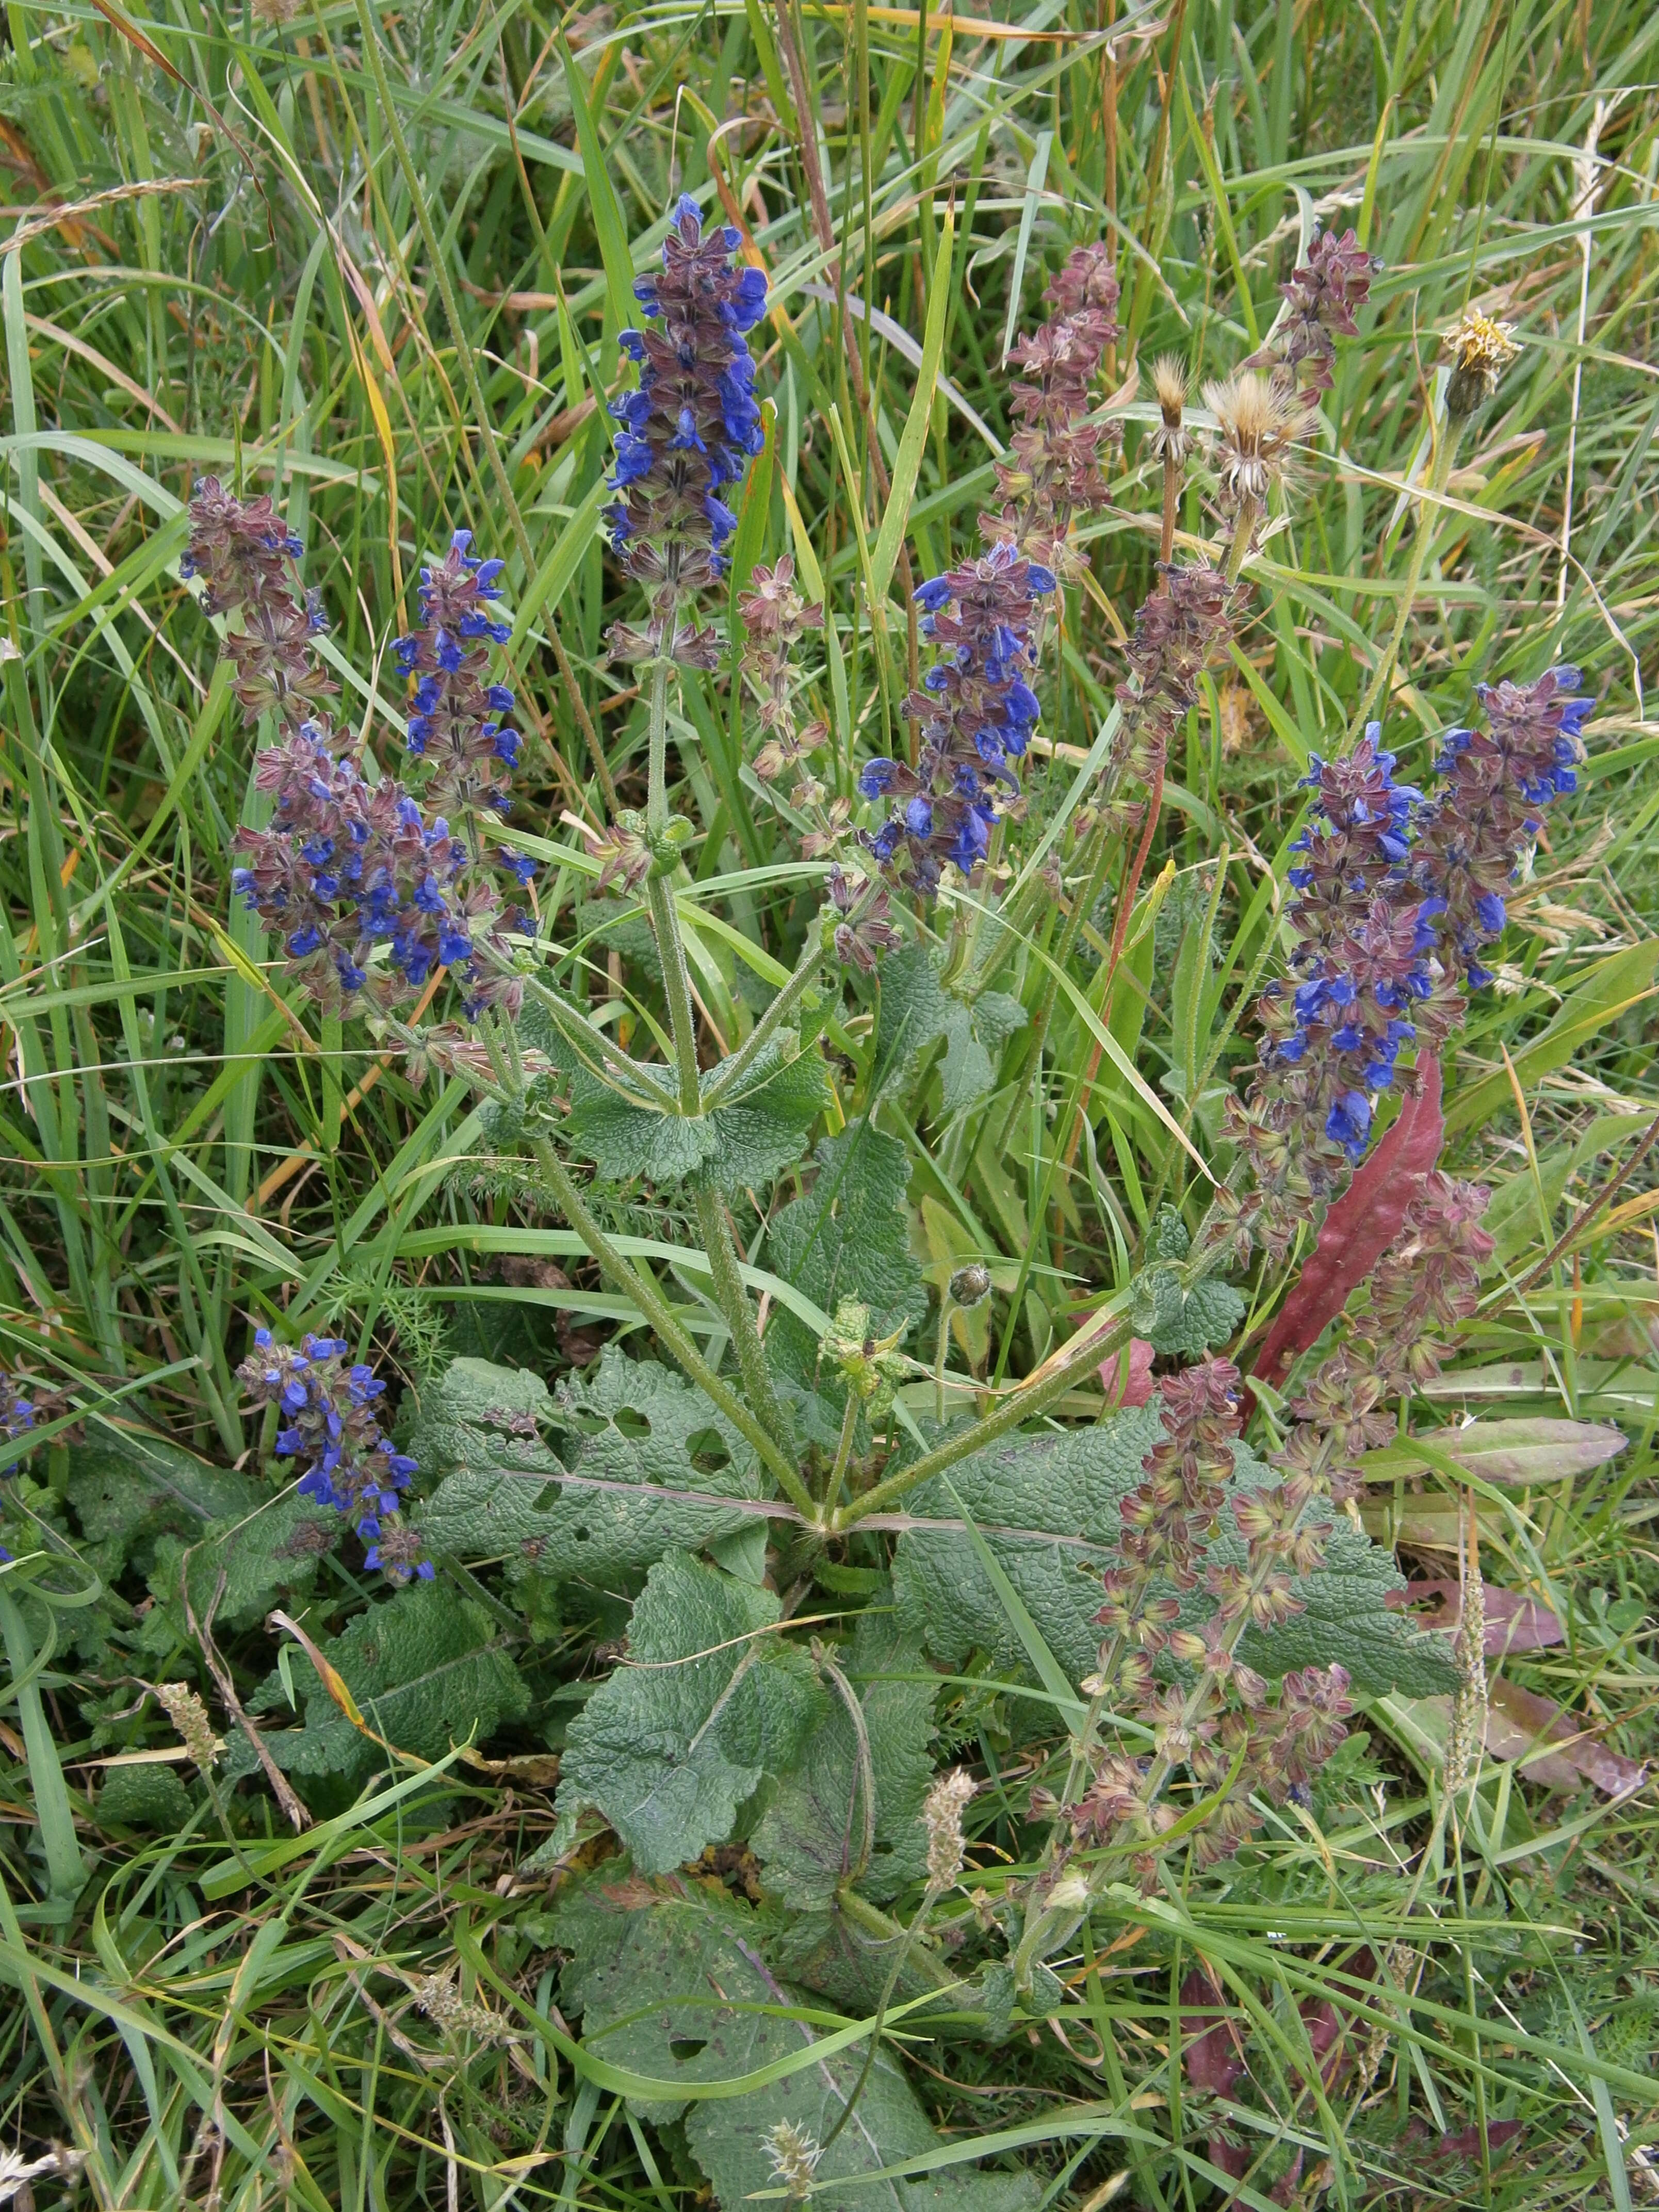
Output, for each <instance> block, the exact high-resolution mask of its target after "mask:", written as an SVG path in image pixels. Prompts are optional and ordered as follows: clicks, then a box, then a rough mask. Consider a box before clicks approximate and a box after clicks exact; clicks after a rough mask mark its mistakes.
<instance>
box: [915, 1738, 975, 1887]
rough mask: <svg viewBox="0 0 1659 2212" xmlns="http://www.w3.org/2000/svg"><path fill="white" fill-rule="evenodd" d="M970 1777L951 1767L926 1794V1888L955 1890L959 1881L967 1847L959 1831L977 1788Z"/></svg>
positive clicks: (961, 1768) (923, 1811) (963, 1770)
mask: <svg viewBox="0 0 1659 2212" xmlns="http://www.w3.org/2000/svg"><path fill="white" fill-rule="evenodd" d="M978 1786H979V1785H978V1784H977V1783H975V1780H974V1778H973V1776H972V1775H971V1774H969V1773H968V1772H967V1771H966V1770H965V1769H964V1768H963V1767H960V1766H953V1767H952V1768H951V1771H950V1772H949V1773H948V1774H941V1775H940V1776H939V1778H938V1779H937V1780H936V1781H935V1782H934V1784H933V1788H932V1789H931V1790H929V1791H928V1792H927V1798H926V1800H925V1801H924V1802H923V1805H922V1808H921V1820H922V1826H924V1827H925V1828H926V1829H927V1886H928V1887H929V1888H930V1889H939V1890H944V1889H954V1888H955V1887H956V1886H957V1882H959V1881H961V1880H962V1869H963V1862H964V1859H965V1858H966V1856H967V1850H968V1845H967V1842H966V1839H965V1838H963V1832H962V1814H963V1807H964V1806H965V1805H966V1804H967V1802H968V1800H969V1798H970V1797H971V1796H973V1794H974V1791H975V1790H976V1789H977V1788H978Z"/></svg>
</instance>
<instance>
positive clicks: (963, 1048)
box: [876, 945, 1026, 1114]
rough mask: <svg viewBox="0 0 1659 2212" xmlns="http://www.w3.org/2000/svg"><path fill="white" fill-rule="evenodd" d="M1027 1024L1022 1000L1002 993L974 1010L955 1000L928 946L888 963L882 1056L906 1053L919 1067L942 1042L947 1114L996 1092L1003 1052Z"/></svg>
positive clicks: (942, 1106)
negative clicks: (991, 1092) (926, 1056)
mask: <svg viewBox="0 0 1659 2212" xmlns="http://www.w3.org/2000/svg"><path fill="white" fill-rule="evenodd" d="M1025 1022H1026V1014H1025V1009H1024V1006H1021V1004H1020V1003H1019V1000H1018V999H1011V998H1009V997H1007V996H1006V994H1004V993H1003V992H1000V991H986V992H983V993H982V994H981V995H980V997H979V998H977V999H976V1000H975V1001H974V1003H973V1005H972V1006H964V1005H963V1002H962V1000H960V999H956V998H952V997H951V994H950V993H949V992H948V991H946V990H945V988H944V987H943V986H942V985H941V983H940V982H939V969H938V967H937V966H936V964H935V963H934V961H933V957H932V955H931V954H930V952H929V951H928V950H927V946H926V945H910V946H909V947H908V948H907V950H906V951H902V952H899V953H895V954H894V955H893V956H892V957H890V959H888V960H887V961H885V962H884V963H883V966H882V971H881V1011H880V1015H879V1018H878V1024H877V1029H876V1044H877V1056H878V1059H879V1060H885V1059H886V1058H887V1056H888V1055H889V1054H893V1053H897V1052H902V1053H903V1054H904V1056H905V1059H906V1061H907V1063H908V1065H909V1066H912V1067H914V1066H915V1064H916V1062H917V1061H918V1060H920V1059H921V1056H922V1055H923V1054H926V1053H927V1052H928V1051H930V1050H931V1048H933V1045H935V1044H936V1043H937V1042H939V1039H940V1038H941V1037H942V1038H943V1039H944V1040H945V1054H944V1059H943V1061H942V1063H941V1066H940V1069H939V1111H940V1112H941V1113H943V1114H954V1113H956V1112H957V1110H958V1109H960V1108H962V1107H963V1106H971V1105H973V1104H974V1103H975V1100H977V1099H980V1098H982V1097H984V1096H985V1094H986V1092H987V1091H989V1090H991V1089H992V1088H993V1086H994V1084H995V1082H996V1077H997V1065H998V1062H999V1060H1000V1057H1001V1053H1002V1048H1003V1047H1004V1045H1006V1043H1007V1042H1008V1040H1009V1038H1010V1037H1011V1036H1013V1035H1014V1034H1015V1032H1016V1031H1017V1030H1022V1029H1024V1026H1025Z"/></svg>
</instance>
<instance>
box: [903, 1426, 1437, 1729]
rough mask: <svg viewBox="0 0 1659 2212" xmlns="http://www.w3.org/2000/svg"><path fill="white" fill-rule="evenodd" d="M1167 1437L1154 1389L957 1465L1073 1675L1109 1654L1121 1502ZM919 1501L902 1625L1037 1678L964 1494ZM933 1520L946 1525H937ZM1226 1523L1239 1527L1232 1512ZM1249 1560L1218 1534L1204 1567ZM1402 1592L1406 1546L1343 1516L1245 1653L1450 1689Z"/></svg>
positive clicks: (1379, 1681)
mask: <svg viewBox="0 0 1659 2212" xmlns="http://www.w3.org/2000/svg"><path fill="white" fill-rule="evenodd" d="M1163 1433H1164V1431H1163V1424H1162V1420H1161V1418H1160V1414H1159V1408H1158V1400H1157V1399H1156V1398H1154V1399H1153V1400H1152V1403H1151V1404H1150V1405H1147V1406H1144V1407H1130V1408H1127V1409H1126V1410H1124V1411H1122V1412H1121V1413H1115V1414H1113V1415H1111V1416H1109V1418H1108V1419H1105V1420H1103V1421H1101V1422H1099V1423H1097V1425H1096V1426H1094V1427H1093V1428H1086V1429H1075V1430H1073V1431H1069V1432H1068V1433H1066V1434H1064V1435H1058V1436H1054V1435H1051V1436H1046V1437H1015V1438H1012V1439H1011V1440H1010V1441H1009V1442H1007V1443H1003V1444H999V1445H994V1446H993V1447H992V1448H991V1449H989V1450H987V1451H981V1452H976V1453H975V1454H974V1455H972V1457H970V1458H969V1459H966V1460H964V1461H963V1462H962V1463H961V1465H960V1466H958V1467H957V1468H952V1470H951V1484H952V1486H954V1488H955V1491H956V1492H957V1497H959V1498H961V1500H962V1503H963V1506H964V1507H965V1508H966V1510H967V1511H968V1512H969V1515H971V1516H972V1517H973V1520H974V1522H975V1524H976V1526H977V1528H978V1529H979V1532H980V1534H981V1536H982V1537H983V1538H984V1540H985V1541H986V1543H987V1546H988V1547H989V1548H990V1551H991V1553H992V1555H993V1557H994V1559H995V1560H996V1561H997V1564H998V1565H1000V1567H1001V1569H1002V1571H1003V1572H1004V1573H1005V1574H1006V1577H1007V1578H1008V1580H1009V1582H1010V1583H1012V1585H1013V1588H1014V1589H1015V1591H1016V1592H1017V1594H1018V1596H1019V1598H1020V1599H1021V1601H1023V1602H1024V1606H1025V1607H1026V1609H1027V1611H1028V1612H1029V1613H1030V1615H1031V1617H1032V1619H1033V1620H1035V1622H1036V1626H1037V1627H1038V1628H1039V1629H1040V1630H1041V1632H1042V1635H1043V1637H1044V1638H1045V1640H1046V1641H1047V1643H1048V1647H1049V1649H1050V1650H1052V1651H1053V1652H1054V1656H1055V1657H1056V1658H1057V1659H1058V1660H1059V1662H1060V1665H1061V1666H1062V1667H1063V1668H1065V1669H1066V1674H1068V1676H1069V1677H1070V1679H1071V1680H1072V1681H1073V1682H1080V1681H1081V1680H1083V1679H1084V1677H1085V1675H1086V1674H1090V1673H1091V1672H1092V1671H1093V1668H1094V1666H1095V1663H1096V1658H1097V1652H1098V1649H1099V1641H1100V1631H1099V1629H1098V1628H1097V1626H1096V1624H1095V1618H1094V1616H1095V1614H1096V1613H1097V1611H1098V1609H1099V1607H1100V1602H1101V1589H1100V1576H1101V1573H1102V1571H1103V1569H1104V1568H1105V1567H1107V1566H1108V1565H1110V1564H1111V1563H1112V1560H1113V1559H1114V1558H1115V1548H1114V1547H1115V1544H1116V1541H1117V1534H1118V1530H1119V1529H1120V1528H1121V1519H1120V1516H1119V1513H1118V1507H1119V1504H1120V1503H1121V1500H1122V1499H1123V1498H1127V1496H1128V1494H1129V1492H1131V1491H1132V1490H1133V1489H1134V1487H1135V1486H1136V1485H1137V1484H1138V1483H1139V1481H1140V1480H1141V1464H1140V1463H1141V1460H1142V1458H1143V1456H1144V1455H1145V1454H1146V1452H1147V1451H1149V1450H1150V1449H1151V1448H1152V1445H1153V1444H1154V1443H1157V1442H1158V1439H1159V1437H1161V1436H1162V1435H1163ZM1233 1460H1234V1468H1235V1480H1236V1481H1237V1483H1239V1484H1240V1485H1241V1486H1248V1487H1249V1488H1256V1487H1259V1486H1260V1485H1261V1484H1262V1483H1263V1482H1265V1481H1267V1480H1269V1476H1268V1472H1267V1468H1264V1467H1263V1466H1262V1464H1261V1462H1260V1461H1259V1460H1257V1459H1255V1457H1254V1456H1253V1455H1251V1453H1250V1452H1249V1449H1248V1448H1247V1447H1246V1446H1245V1445H1243V1444H1242V1443H1241V1444H1235V1445H1234V1447H1233ZM906 1504H907V1506H908V1510H909V1511H910V1513H911V1514H913V1515H915V1516H917V1517H918V1518H919V1519H920V1520H921V1521H922V1522H923V1523H924V1525H923V1526H921V1527H913V1528H908V1529H907V1530H906V1531H905V1533H904V1534H903V1535H902V1537H901V1538H900V1541H899V1546H898V1550H897V1553H896V1558H895V1561H894V1574H893V1580H894V1590H895V1595H896V1600H897V1605H898V1617H899V1620H900V1621H901V1622H902V1624H903V1626H906V1627H908V1629H910V1630H911V1632H913V1633H914V1634H917V1635H920V1636H921V1638H922V1640H923V1641H924V1643H925V1644H927V1649H928V1650H929V1651H931V1652H932V1653H933V1656H934V1657H935V1658H937V1659H939V1660H942V1661H944V1662H945V1664H946V1665H949V1666H952V1667H960V1666H961V1665H962V1664H963V1662H965V1661H966V1659H967V1658H968V1656H969V1654H970V1653H971V1652H973V1651H975V1650H980V1651H983V1652H985V1653H987V1655H988V1656H990V1658H991V1659H992V1661H993V1662H994V1664H995V1665H996V1666H997V1667H998V1668H999V1669H1003V1668H1008V1669H1012V1670H1013V1672H1014V1674H1016V1675H1023V1674H1024V1672H1025V1671H1026V1666H1027V1662H1026V1656H1025V1650H1024V1644H1023V1643H1022V1641H1021V1639H1020V1637H1019V1634H1018V1630H1017V1629H1016V1627H1015V1626H1014V1624H1013V1623H1012V1621H1011V1620H1009V1618H1008V1615H1007V1613H1006V1609H1005V1608H1004V1607H1003V1604H1002V1601H1001V1600H1000V1597H999V1596H998V1594H997V1591H996V1589H995V1588H994V1585H993V1583H992V1580H991V1578H990V1577H989V1576H988V1575H987V1573H986V1572H985V1571H984V1568H983V1566H982V1565H981V1562H980V1560H979V1558H978V1556H977V1553H976V1551H975V1546H974V1543H973V1540H972V1537H971V1536H970V1535H969V1533H968V1532H967V1531H966V1530H964V1529H963V1528H962V1526H961V1523H960V1520H959V1519H958V1517H957V1510H956V1505H955V1504H954V1502H953V1500H952V1498H951V1494H950V1492H949V1491H947V1490H946V1489H945V1487H944V1486H943V1485H942V1484H941V1485H934V1484H931V1483H930V1484H927V1485H924V1486H923V1487H922V1488H921V1490H919V1491H917V1492H915V1495H914V1496H913V1497H912V1498H909V1499H907V1501H906ZM1321 1517H1325V1516H1321ZM927 1522H933V1524H934V1525H933V1526H927V1525H926V1523H927ZM1227 1526H1228V1528H1229V1531H1230V1530H1231V1521H1229V1522H1228V1524H1227ZM1244 1556H1245V1554H1244V1547H1243V1541H1242V1540H1241V1539H1239V1538H1238V1537H1237V1536H1236V1535H1234V1534H1231V1533H1225V1534H1219V1535H1218V1536H1217V1537H1216V1538H1215V1539H1214V1540H1213V1541H1212V1543H1211V1545H1210V1547H1209V1549H1208V1551H1207V1553H1206V1563H1213V1564H1214V1565H1218V1566H1219V1565H1237V1564H1240V1563H1242V1561H1243V1558H1244ZM1404 1586H1405V1585H1404V1581H1403V1577H1401V1574H1400V1571H1399V1570H1398V1569H1397V1568H1396V1566H1395V1563H1394V1559H1393V1555H1392V1553H1389V1552H1386V1551H1384V1550H1383V1547H1381V1546H1380V1545H1376V1544H1373V1543H1372V1542H1371V1541H1370V1538H1369V1537H1367V1536H1365V1535H1364V1534H1362V1533H1361V1531H1360V1530H1358V1529H1357V1528H1354V1527H1352V1524H1351V1523H1350V1522H1346V1521H1343V1520H1339V1521H1338V1522H1337V1523H1336V1525H1335V1527H1334V1529H1333V1530H1332V1533H1331V1535H1330V1538H1329V1540H1328V1545H1327V1550H1326V1561H1325V1565H1323V1566H1322V1568H1320V1569H1319V1570H1318V1571H1316V1573H1314V1574H1312V1575H1310V1576H1307V1577H1303V1578H1302V1579H1301V1580H1299V1581H1298V1582H1297V1583H1296V1584H1295V1585H1294V1587H1295V1591H1296V1595H1297V1597H1298V1598H1299V1599H1300V1600H1301V1601H1302V1603H1303V1605H1304V1608H1305V1609H1304V1611H1303V1612H1301V1613H1297V1614H1295V1615H1293V1616H1292V1618H1291V1620H1288V1621H1286V1622H1285V1623H1284V1624H1283V1625H1282V1626H1280V1627H1279V1628H1276V1629H1274V1630H1273V1631H1272V1632H1270V1633H1264V1632H1261V1631H1260V1630H1256V1629H1251V1630H1249V1632H1247V1633H1246V1635H1245V1638H1244V1640H1243V1646H1242V1653H1243V1657H1244V1658H1245V1660H1246V1661H1247V1662H1249V1665H1250V1666H1252V1667H1254V1668H1256V1669H1257V1670H1258V1671H1259V1672H1260V1673H1261V1674H1265V1675H1267V1677H1268V1678H1269V1679H1271V1680H1277V1679H1278V1678H1279V1676H1280V1675H1282V1674H1286V1673H1288V1672H1289V1671H1290V1670H1291V1668H1297V1667H1307V1666H1310V1665H1316V1664H1317V1665H1320V1666H1328V1665H1330V1664H1332V1663H1333V1662H1336V1663H1338V1664H1340V1665H1341V1666H1343V1667H1346V1668H1347V1670H1348V1673H1349V1674H1350V1675H1352V1678H1353V1680H1354V1683H1355V1684H1356V1686H1358V1688H1360V1689H1362V1690H1365V1691H1368V1692H1383V1691H1387V1690H1389V1689H1397V1690H1400V1691H1401V1692H1403V1693H1405V1694H1407V1695H1409V1696H1413V1697H1425V1696H1428V1695H1431V1693H1433V1692H1437V1691H1441V1690H1445V1689H1448V1688H1449V1687H1451V1686H1453V1685H1454V1684H1455V1680H1456V1679H1457V1674H1456V1668H1455V1665H1454V1663H1453V1661H1452V1658H1451V1653H1450V1647H1449V1644H1447V1643H1446V1641H1445V1639H1444V1638H1442V1637H1438V1636H1434V1635H1428V1634H1425V1633H1423V1632H1421V1631H1419V1629H1418V1628H1417V1627H1416V1626H1414V1625H1413V1622H1412V1621H1411V1620H1409V1618H1408V1617H1407V1616H1406V1615H1404V1614H1401V1613H1396V1612H1392V1611H1390V1610H1389V1602H1388V1601H1389V1594H1390V1593H1391V1592H1393V1591H1396V1590H1399V1589H1403V1588H1404ZM1211 1608H1212V1601H1211V1599H1210V1598H1209V1597H1208V1596H1206V1594H1205V1592H1204V1590H1203V1588H1202V1586H1201V1584H1200V1588H1199V1589H1196V1590H1194V1591H1192V1592H1190V1593H1188V1595H1186V1596H1185V1598H1184V1599H1183V1601H1182V1618H1183V1620H1187V1621H1189V1622H1194V1623H1196V1622H1200V1621H1201V1620H1204V1619H1205V1618H1206V1617H1207V1615H1208V1613H1209V1612H1210V1610H1211Z"/></svg>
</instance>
